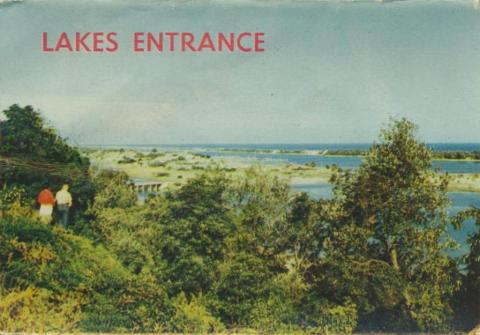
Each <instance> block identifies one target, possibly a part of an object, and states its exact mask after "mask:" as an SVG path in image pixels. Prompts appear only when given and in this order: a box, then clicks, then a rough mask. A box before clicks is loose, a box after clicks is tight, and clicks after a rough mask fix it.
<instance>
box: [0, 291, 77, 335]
mask: <svg viewBox="0 0 480 335" xmlns="http://www.w3.org/2000/svg"><path fill="white" fill-rule="evenodd" d="M80 317H81V314H80V303H79V300H78V299H76V298H73V297H72V296H68V295H62V296H59V297H54V296H53V294H52V292H51V291H48V290H46V289H38V288H33V287H28V288H27V289H25V290H15V291H11V292H10V293H8V294H6V295H4V296H0V329H1V330H2V331H6V332H29V333H31V332H41V333H43V332H46V331H57V332H58V331H61V332H64V331H72V330H74V329H75V327H76V325H77V324H78V322H79V321H80Z"/></svg>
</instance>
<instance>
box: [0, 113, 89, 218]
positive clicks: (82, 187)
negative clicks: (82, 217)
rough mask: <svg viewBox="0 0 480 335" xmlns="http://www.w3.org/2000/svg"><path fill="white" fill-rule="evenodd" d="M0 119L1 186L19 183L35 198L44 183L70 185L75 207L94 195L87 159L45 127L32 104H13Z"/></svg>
mask: <svg viewBox="0 0 480 335" xmlns="http://www.w3.org/2000/svg"><path fill="white" fill-rule="evenodd" d="M3 114H4V115H5V117H6V119H5V120H2V121H0V166H1V167H2V168H1V169H0V186H3V185H7V186H9V187H10V186H22V187H24V188H25V189H26V191H27V193H28V194H29V196H30V198H33V199H34V198H35V196H36V195H37V194H38V192H39V191H40V190H41V188H42V187H43V185H44V184H45V183H48V184H50V186H51V187H52V188H53V189H55V190H57V189H60V187H61V185H62V184H63V183H68V184H70V186H71V190H72V193H73V195H74V198H75V199H76V205H77V207H78V208H83V209H84V208H85V207H86V205H87V202H88V201H89V200H91V196H92V195H93V189H92V184H91V182H90V179H89V175H88V169H89V165H90V163H89V161H88V159H87V158H85V157H83V156H81V155H80V153H79V152H78V151H77V150H76V149H74V148H72V147H70V146H69V145H68V144H67V142H66V140H64V139H63V138H61V137H60V136H58V135H57V134H56V131H55V130H54V129H53V128H51V127H48V126H47V125H46V123H45V121H44V120H43V118H42V117H41V115H40V113H39V112H38V111H35V110H34V109H33V107H32V106H25V107H20V106H18V105H12V106H10V107H9V108H8V109H6V110H4V111H3Z"/></svg>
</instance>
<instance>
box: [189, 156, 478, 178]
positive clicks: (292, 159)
mask: <svg viewBox="0 0 480 335" xmlns="http://www.w3.org/2000/svg"><path fill="white" fill-rule="evenodd" d="M198 152H199V153H201V154H204V155H209V156H211V157H225V158H227V157H241V158H244V159H249V160H261V161H262V163H263V164H265V163H268V164H286V163H291V164H306V163H312V162H313V163H315V164H316V165H317V166H321V167H325V166H332V165H334V164H335V165H337V166H339V167H341V168H349V169H354V168H357V167H358V166H359V165H360V164H361V163H362V160H363V159H362V158H361V157H357V156H320V155H303V154H302V155H300V154H270V153H253V152H223V151H215V150H199V151H198ZM433 168H434V169H439V170H440V171H445V172H448V173H480V161H445V160H441V161H434V162H433Z"/></svg>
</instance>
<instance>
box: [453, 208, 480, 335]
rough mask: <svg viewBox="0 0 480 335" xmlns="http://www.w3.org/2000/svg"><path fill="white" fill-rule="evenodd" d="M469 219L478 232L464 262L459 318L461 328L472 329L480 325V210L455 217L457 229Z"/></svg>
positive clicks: (458, 308)
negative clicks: (472, 221) (474, 224)
mask: <svg viewBox="0 0 480 335" xmlns="http://www.w3.org/2000/svg"><path fill="white" fill-rule="evenodd" d="M467 219H474V220H475V223H476V226H477V231H476V232H475V233H474V234H472V235H471V236H470V237H469V238H468V243H469V245H470V251H469V253H468V255H466V256H465V258H464V260H463V264H462V265H463V266H464V267H465V269H464V270H465V273H464V276H463V278H462V279H463V280H462V290H461V292H460V293H459V295H458V301H457V306H456V307H457V316H458V317H457V318H458V319H459V320H458V321H459V322H460V326H461V327H465V329H470V328H472V327H473V326H475V325H478V324H480V209H479V208H475V207H472V208H469V209H466V210H464V211H462V212H460V213H459V214H458V215H457V216H456V217H455V224H456V225H457V228H459V227H461V225H462V223H463V222H464V221H465V220H467Z"/></svg>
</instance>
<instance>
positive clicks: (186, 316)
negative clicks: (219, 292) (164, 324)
mask: <svg viewBox="0 0 480 335" xmlns="http://www.w3.org/2000/svg"><path fill="white" fill-rule="evenodd" d="M173 307H174V308H175V313H174V315H173V317H172V319H171V320H170V328H171V330H172V331H174V332H180V333H202V334H203V333H210V332H221V331H222V330H224V326H223V324H222V323H221V322H220V320H218V319H217V318H215V317H213V316H212V315H210V313H209V312H208V310H207V309H206V307H205V306H204V305H203V304H202V303H201V298H200V299H199V298H197V297H195V296H194V297H192V299H191V300H190V301H188V300H187V298H186V296H185V294H184V293H180V294H179V295H178V296H177V297H176V298H175V300H174V302H173Z"/></svg>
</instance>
